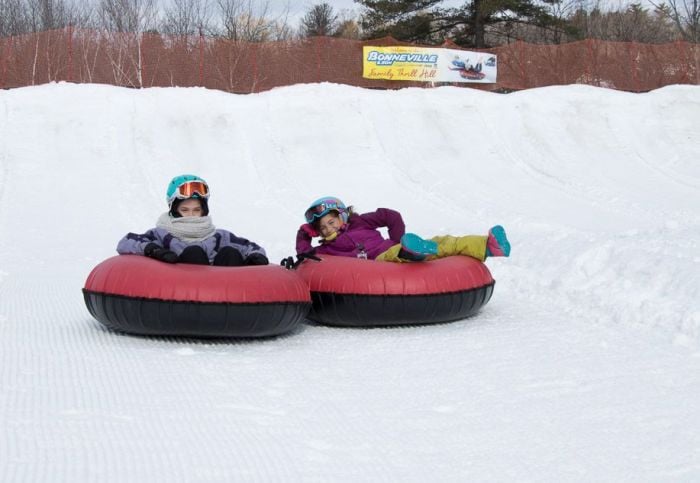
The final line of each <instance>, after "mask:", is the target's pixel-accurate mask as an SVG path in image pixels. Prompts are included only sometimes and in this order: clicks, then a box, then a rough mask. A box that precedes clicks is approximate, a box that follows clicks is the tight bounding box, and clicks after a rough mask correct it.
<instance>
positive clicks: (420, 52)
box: [362, 45, 498, 83]
mask: <svg viewBox="0 0 700 483" xmlns="http://www.w3.org/2000/svg"><path fill="white" fill-rule="evenodd" d="M497 69H498V67H497V58H496V55H495V54H491V53H487V52H471V51H467V50H457V49H446V48H433V47H414V46H406V45H392V46H376V45H375V46H369V45H365V46H363V47H362V77H364V78H366V79H377V80H385V81H413V82H449V83H454V82H479V83H495V82H496V76H497V73H498V70H497Z"/></svg>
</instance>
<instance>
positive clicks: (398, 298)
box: [297, 256, 495, 327]
mask: <svg viewBox="0 0 700 483" xmlns="http://www.w3.org/2000/svg"><path fill="white" fill-rule="evenodd" d="M322 258H323V260H322V261H320V262H316V261H314V260H306V261H305V262H304V263H302V264H301V265H300V266H299V268H298V269H297V272H298V273H299V275H300V276H301V278H302V279H304V280H305V281H306V283H307V284H308V285H309V288H310V290H311V300H312V302H313V306H312V309H311V312H310V313H309V318H310V319H311V320H315V321H317V322H320V323H323V324H328V325H336V326H347V327H372V326H391V325H405V324H432V323H440V322H449V321H452V320H458V319H462V318H464V317H468V316H469V315H472V314H474V313H476V312H477V311H478V310H479V309H480V308H481V307H482V306H483V305H484V304H486V303H487V302H488V301H489V299H490V298H491V294H492V293H493V286H494V284H495V281H494V280H493V278H492V277H491V272H489V270H488V268H486V265H484V264H483V263H481V262H480V261H478V260H476V259H474V258H470V257H463V256H456V257H447V258H441V259H438V260H432V261H429V262H414V263H391V262H377V261H372V260H361V259H357V258H349V257H333V256H324V257H322Z"/></svg>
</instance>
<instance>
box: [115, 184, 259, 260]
mask: <svg viewBox="0 0 700 483" xmlns="http://www.w3.org/2000/svg"><path fill="white" fill-rule="evenodd" d="M208 200H209V185H208V184H207V183H206V181H204V180H203V179H202V178H200V177H198V176H194V175H192V174H183V175H180V176H176V177H174V178H173V179H172V181H171V182H170V184H169V185H168V189H167V192H166V201H167V203H168V207H169V210H168V211H167V212H166V213H163V214H162V215H161V216H160V217H159V218H158V221H157V222H156V227H155V228H152V229H150V230H148V231H147V232H146V233H144V234H137V233H128V234H127V235H126V236H125V237H124V238H122V239H121V240H120V241H119V244H118V245H117V252H118V253H119V254H120V255H127V254H135V255H145V256H147V257H151V258H154V259H156V260H160V261H162V262H166V263H192V264H197V265H216V266H229V267H235V266H242V265H267V264H268V259H267V256H266V254H265V250H264V249H263V248H262V247H260V246H259V245H257V244H256V243H253V242H251V241H248V240H246V239H245V238H240V237H237V236H236V235H234V234H233V233H231V232H229V231H226V230H220V229H217V228H216V227H215V226H214V225H213V224H212V220H211V218H210V217H209V204H208Z"/></svg>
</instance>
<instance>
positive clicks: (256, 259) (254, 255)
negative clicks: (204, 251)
mask: <svg viewBox="0 0 700 483" xmlns="http://www.w3.org/2000/svg"><path fill="white" fill-rule="evenodd" d="M217 231H218V232H219V233H221V235H222V236H221V240H220V246H219V249H221V248H222V247H225V246H231V247H233V248H235V249H236V250H238V251H239V252H240V253H241V255H243V259H244V260H245V262H246V264H247V265H267V264H268V259H267V253H265V249H264V248H263V247H261V246H260V245H258V244H257V243H255V242H252V241H250V240H248V239H247V238H242V237H239V236H236V235H234V234H233V233H231V232H230V231H226V230H217Z"/></svg>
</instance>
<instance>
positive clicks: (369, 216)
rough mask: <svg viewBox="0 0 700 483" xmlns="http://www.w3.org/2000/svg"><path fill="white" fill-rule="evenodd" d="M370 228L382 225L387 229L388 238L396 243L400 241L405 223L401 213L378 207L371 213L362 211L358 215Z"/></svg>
mask: <svg viewBox="0 0 700 483" xmlns="http://www.w3.org/2000/svg"><path fill="white" fill-rule="evenodd" d="M360 216H361V217H362V219H363V220H364V221H365V222H367V224H368V225H369V226H371V227H372V228H381V227H383V226H385V227H387V228H388V229H389V239H391V241H394V242H396V243H400V242H401V237H402V236H404V234H405V233H406V225H405V224H404V222H403V217H402V216H401V213H399V212H398V211H396V210H390V209H389V208H379V209H377V211H373V212H371V213H363V214H362V215H360Z"/></svg>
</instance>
